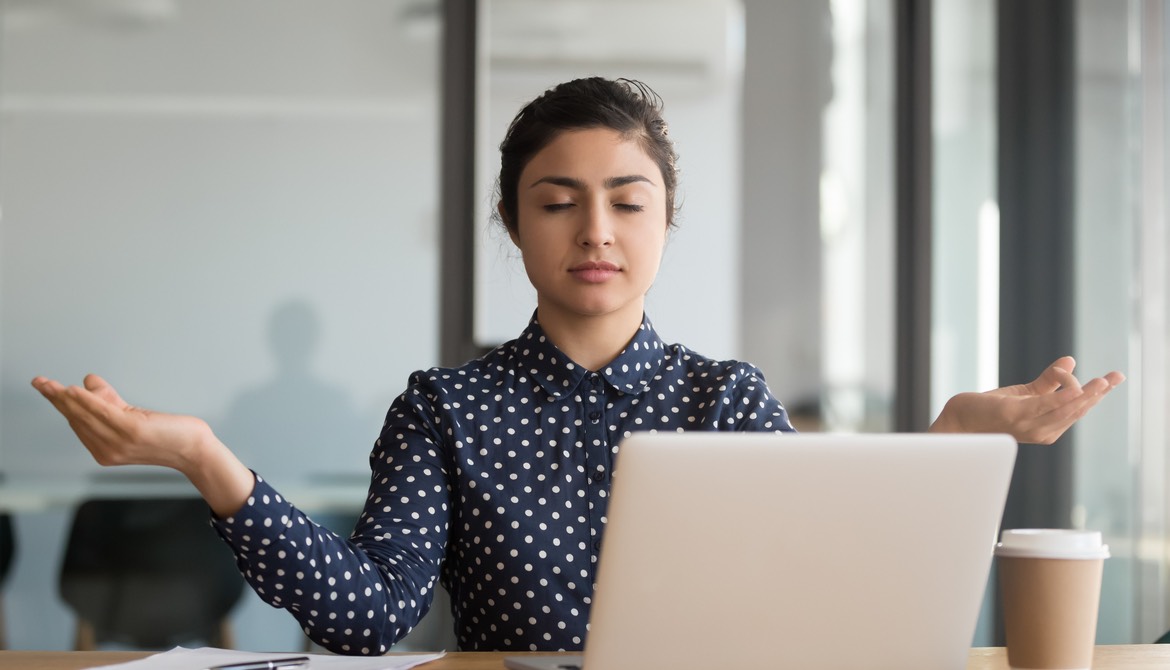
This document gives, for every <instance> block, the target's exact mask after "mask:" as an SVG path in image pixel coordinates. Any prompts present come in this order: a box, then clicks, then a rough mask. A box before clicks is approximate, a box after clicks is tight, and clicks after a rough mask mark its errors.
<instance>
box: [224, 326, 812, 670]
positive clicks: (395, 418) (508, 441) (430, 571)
mask: <svg viewBox="0 0 1170 670" xmlns="http://www.w3.org/2000/svg"><path fill="white" fill-rule="evenodd" d="M644 430H648V431H686V430H752V431H791V430H792V426H791V425H790V424H789V422H788V416H787V413H786V412H785V411H784V408H783V407H782V406H781V404H780V403H779V402H778V401H777V400H776V399H775V398H773V397H772V395H771V393H770V392H769V391H768V388H767V386H766V384H765V383H764V380H763V376H762V375H761V373H760V372H759V370H758V369H756V368H755V367H753V366H751V365H748V364H746V363H741V362H737V361H715V360H711V359H708V358H705V357H702V356H699V355H697V354H695V353H693V352H690V351H688V350H687V349H686V348H684V347H682V346H680V345H666V344H663V342H662V341H661V340H660V339H659V338H658V336H657V334H656V333H655V331H654V329H653V327H652V326H651V324H650V322H649V320H644V321H643V323H642V326H641V328H640V329H639V331H638V333H637V334H636V336H635V337H634V339H633V340H632V341H631V342H630V344H629V346H628V347H627V348H626V350H625V351H623V352H622V353H621V354H620V355H619V356H618V357H617V358H616V359H615V360H614V361H613V362H612V363H611V364H610V365H609V366H608V367H606V368H605V369H604V370H599V371H596V372H593V371H589V370H586V369H584V368H582V367H580V366H578V365H575V364H574V363H573V362H572V361H570V360H568V359H567V358H566V357H565V356H564V354H562V353H561V352H560V350H558V349H557V348H556V347H555V346H554V345H553V344H552V343H551V342H550V341H549V340H548V339H547V338H546V337H545V335H544V331H543V330H542V329H541V327H540V324H539V323H537V321H536V320H535V318H534V319H533V320H532V322H531V323H530V324H529V326H528V328H527V329H526V330H525V331H524V333H523V334H521V336H520V337H519V338H517V339H516V340H513V341H512V342H509V343H507V344H505V345H502V346H500V347H499V348H497V349H496V350H495V351H493V352H491V353H489V354H488V355H486V356H484V357H483V358H481V359H478V360H475V361H472V362H470V363H468V364H466V365H464V366H462V367H459V368H434V369H431V370H428V371H424V372H416V373H415V374H414V375H412V377H411V380H410V384H409V387H408V388H407V390H406V391H405V392H404V393H403V394H402V395H401V396H399V397H398V398H397V399H396V400H395V401H394V403H393V405H392V406H391V407H390V410H389V412H388V413H387V416H386V422H385V425H384V427H383V430H382V433H381V436H380V437H379V439H378V441H377V443H376V444H375V447H374V449H373V451H372V453H371V455H370V467H371V471H372V474H371V483H370V492H369V496H368V498H367V500H366V505H365V509H364V511H363V513H362V515H361V518H360V520H359V521H358V525H357V528H355V530H354V533H353V535H352V536H351V537H350V538H348V539H343V538H340V537H337V536H336V535H334V534H333V533H331V532H329V531H327V530H325V529H323V528H321V527H319V526H317V525H316V524H314V523H313V522H312V521H310V520H309V519H308V518H307V517H306V516H305V515H304V514H302V513H301V512H299V511H298V510H297V509H296V508H295V507H293V506H292V505H291V504H289V503H288V502H287V501H285V500H284V499H283V498H281V496H280V495H279V494H278V493H277V492H276V491H275V490H273V489H272V488H271V487H270V486H269V485H268V483H267V482H265V481H264V480H263V479H262V478H260V477H257V482H256V488H255V490H254V493H253V495H252V497H251V498H250V499H249V500H248V504H247V505H245V506H244V508H243V509H242V510H241V511H240V512H239V513H238V514H236V515H235V516H233V517H231V518H227V519H216V520H213V525H214V526H215V527H216V529H217V530H218V531H219V532H220V534H221V535H222V536H223V537H224V539H225V540H226V541H227V542H228V543H229V544H230V545H231V546H232V548H233V549H234V551H235V553H236V556H237V561H238V563H239V565H240V568H241V570H242V572H243V573H244V575H245V577H246V578H247V579H248V581H249V583H251V585H252V586H253V588H254V589H255V590H256V592H257V593H258V594H259V595H260V596H261V598H263V599H264V600H265V601H267V602H268V603H270V604H272V605H273V606H276V607H283V608H286V609H287V610H289V611H290V612H291V613H292V614H293V615H294V616H295V617H296V618H297V619H298V621H300V623H301V625H302V627H303V628H304V630H305V632H306V633H307V634H308V635H309V636H310V637H311V638H313V639H314V640H315V641H316V642H318V643H319V644H321V645H323V646H325V647H326V648H328V649H330V650H332V651H336V652H339V653H345V654H380V653H384V652H386V651H387V650H389V648H390V646H391V645H392V644H393V643H394V642H395V641H397V640H398V639H400V638H401V637H402V636H404V635H406V634H407V633H408V632H410V630H411V627H412V626H414V625H415V624H417V622H418V621H419V619H420V618H421V617H422V615H423V614H425V613H426V610H427V609H428V608H429V607H430V603H431V599H432V597H433V592H434V589H435V588H436V585H437V584H440V583H441V584H442V585H443V587H445V588H446V589H447V590H448V591H449V592H450V594H451V603H452V605H451V606H452V609H453V611H454V616H455V627H456V631H455V632H456V635H457V637H458V641H459V647H460V649H464V650H525V651H527V650H540V651H544V650H579V649H581V648H582V646H583V644H584V641H585V635H586V632H587V630H588V618H589V606H590V602H591V598H592V595H593V588H594V579H595V577H596V574H595V570H596V567H597V559H598V550H599V548H600V546H601V537H602V532H603V530H604V528H605V523H606V508H607V504H608V497H609V490H610V482H611V480H612V477H613V471H614V467H615V464H616V462H617V460H618V453H619V444H620V442H621V440H622V438H623V437H625V436H627V435H629V434H631V433H633V432H637V431H644Z"/></svg>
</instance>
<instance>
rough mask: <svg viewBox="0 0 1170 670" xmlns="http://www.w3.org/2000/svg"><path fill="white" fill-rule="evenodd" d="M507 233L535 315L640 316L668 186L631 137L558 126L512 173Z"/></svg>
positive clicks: (658, 249) (654, 269) (658, 253)
mask: <svg viewBox="0 0 1170 670" xmlns="http://www.w3.org/2000/svg"><path fill="white" fill-rule="evenodd" d="M518 190H519V193H518V198H517V208H516V210H517V222H516V223H517V225H516V226H513V232H512V241H513V242H515V243H516V246H517V247H519V248H520V253H521V255H522V256H523V257H524V268H525V270H526V271H527V273H528V279H529V281H531V282H532V285H533V286H535V287H536V293H537V300H538V305H539V310H540V318H541V320H542V321H546V320H548V319H549V318H556V317H570V318H573V317H584V316H589V317H598V316H609V315H621V316H625V317H628V318H630V319H631V320H633V319H637V320H640V319H641V317H642V308H643V298H644V296H645V295H646V291H648V290H649V289H650V285H651V284H653V283H654V277H655V276H656V275H657V274H658V265H659V262H660V261H661V260H662V249H663V246H664V245H665V243H666V228H667V227H666V190H665V188H664V187H663V183H662V174H661V172H660V171H659V169H658V166H657V164H656V163H655V162H654V161H653V160H652V159H651V158H650V157H649V156H648V155H647V154H646V152H645V151H644V150H643V149H642V147H641V146H640V145H639V144H638V142H637V141H632V140H626V139H623V138H622V136H621V135H620V134H619V133H617V132H616V131H613V130H610V129H608V128H593V129H586V130H570V131H564V132H562V133H561V134H560V135H558V136H557V138H556V139H554V140H553V141H552V142H551V143H550V144H549V145H548V146H546V147H545V148H544V149H542V150H541V151H540V152H538V153H537V154H536V155H535V156H533V158H532V160H530V161H529V162H528V165H526V166H525V167H524V170H523V171H522V172H521V173H520V180H519V184H518Z"/></svg>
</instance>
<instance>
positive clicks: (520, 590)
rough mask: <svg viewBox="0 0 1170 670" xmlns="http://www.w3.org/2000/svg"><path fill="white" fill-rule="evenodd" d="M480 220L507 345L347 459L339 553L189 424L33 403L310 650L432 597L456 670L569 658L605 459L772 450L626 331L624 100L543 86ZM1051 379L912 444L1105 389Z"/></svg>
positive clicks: (410, 393)
mask: <svg viewBox="0 0 1170 670" xmlns="http://www.w3.org/2000/svg"><path fill="white" fill-rule="evenodd" d="M501 154H502V160H501V170H500V177H499V187H500V200H499V206H498V211H499V217H500V219H501V220H502V222H503V224H504V225H505V227H506V228H507V230H508V233H509V235H510V237H511V239H512V241H513V242H514V243H515V244H516V245H517V247H518V248H519V249H520V251H521V254H522V256H523V260H524V267H525V269H526V271H527V273H528V277H529V279H530V280H531V282H532V284H533V286H535V288H536V292H537V307H536V312H535V314H534V316H533V318H532V321H531V322H530V324H529V326H528V328H527V329H526V330H525V331H524V332H523V333H522V334H521V335H520V337H519V338H517V339H516V340H513V341H512V342H509V343H507V344H505V345H502V346H501V347H499V348H497V349H496V350H495V351H493V352H491V353H489V354H488V355H486V356H485V357H483V358H481V359H478V360H475V361H471V362H469V363H467V364H465V365H464V366H462V367H460V368H453V369H440V368H436V369H432V370H429V371H422V372H417V373H415V374H414V375H413V376H412V377H411V379H410V383H409V385H408V388H407V390H406V391H405V392H404V393H403V394H402V395H401V396H400V397H399V398H398V399H397V400H395V402H394V403H393V405H392V406H391V407H390V410H389V412H388V413H387V416H386V421H385V424H384V427H383V430H382V433H381V436H380V438H379V440H378V441H377V443H376V444H375V446H374V449H373V452H372V453H371V456H370V466H371V469H372V479H371V486H370V493H369V497H368V499H367V501H366V506H365V509H364V511H363V513H362V515H361V518H360V520H359V522H358V524H357V527H356V529H355V530H354V533H353V535H352V537H351V538H350V540H348V541H346V540H343V539H341V538H338V537H337V536H336V535H334V534H332V533H330V532H329V531H327V530H325V529H322V528H320V527H318V526H316V525H315V524H313V523H312V522H311V521H309V520H308V519H307V518H306V517H305V516H304V515H303V514H301V513H300V512H299V511H298V510H297V509H296V508H295V507H293V506H292V505H291V504H290V503H289V502H287V501H285V500H284V499H283V498H281V496H280V495H279V494H278V493H277V492H276V491H275V490H274V489H273V488H271V487H270V486H269V484H268V483H267V482H265V481H264V480H263V479H261V478H260V477H258V476H256V475H255V474H254V473H253V472H252V471H251V470H249V469H248V468H247V467H246V466H245V465H244V464H243V463H241V462H240V461H239V460H238V459H237V458H236V457H235V456H234V455H233V454H232V452H231V451H230V450H229V449H228V448H227V447H226V446H225V445H224V444H223V443H222V442H220V441H219V440H218V439H217V438H216V437H215V435H214V434H213V433H212V431H211V429H210V428H209V427H208V426H207V424H206V423H205V422H203V421H201V420H199V419H196V418H193V417H186V416H175V415H165V414H159V413H154V412H150V411H147V410H143V409H139V408H136V407H132V406H130V405H128V404H126V403H125V402H124V401H122V400H121V398H119V397H118V395H117V393H116V392H115V391H114V389H113V388H112V387H110V386H109V385H108V384H107V383H106V382H105V381H103V380H101V379H100V378H98V377H95V376H92V375H91V376H88V377H86V379H85V382H84V387H68V388H66V387H64V386H62V385H61V384H59V383H58V382H55V381H51V380H47V379H45V378H42V377H38V378H37V379H35V380H33V385H34V386H35V387H36V388H37V389H38V390H39V391H40V392H41V393H42V394H43V395H44V396H45V397H46V398H48V399H49V401H50V402H52V403H53V404H54V406H56V407H57V409H58V410H60V411H61V413H62V414H63V415H65V417H66V418H67V419H68V420H69V422H70V425H71V426H72V428H73V429H74V431H75V432H76V433H77V435H78V437H79V438H80V439H81V441H82V443H83V444H85V446H86V447H87V448H88V449H89V450H90V452H91V453H92V454H93V456H94V458H95V459H96V460H97V461H98V462H99V463H101V464H103V465H117V464H127V463H136V464H154V465H162V466H166V467H171V468H174V469H176V470H179V471H180V472H182V473H183V474H184V475H186V476H187V477H188V478H189V479H190V480H191V482H192V483H193V484H194V485H195V486H196V488H197V489H198V490H199V491H200V493H202V495H203V496H204V498H205V499H206V500H207V502H208V504H209V505H210V507H211V510H212V512H213V513H214V518H213V520H212V523H213V525H214V526H215V528H216V529H217V531H218V532H219V533H220V535H221V536H222V537H223V538H224V540H225V541H226V542H227V543H228V544H229V545H230V546H231V547H232V549H233V551H234V552H235V554H236V557H237V561H238V563H239V565H240V568H241V570H242V571H243V572H244V574H245V576H246V577H247V579H248V581H249V582H250V583H251V584H252V586H253V588H254V589H255V590H256V592H257V593H258V594H259V595H260V596H261V597H262V598H263V599H265V600H266V601H268V602H269V603H271V604H273V605H275V606H279V607H284V608H286V609H288V610H289V611H290V612H291V613H292V614H293V615H294V616H295V617H297V619H298V620H299V621H300V622H301V624H302V626H303V627H304V629H305V631H306V633H307V634H309V636H310V637H312V638H313V639H314V640H315V641H317V642H318V643H320V644H322V645H323V646H325V647H327V648H329V649H331V650H334V651H337V652H340V653H349V654H379V653H383V652H385V651H387V650H388V649H389V648H390V646H391V645H392V644H393V643H394V642H395V641H397V640H398V639H400V638H401V637H402V636H403V635H405V634H406V633H408V632H409V631H410V629H411V627H412V626H413V625H414V624H415V623H417V622H418V620H419V619H420V618H421V616H422V615H423V614H424V613H425V612H426V610H427V608H428V607H429V606H430V602H431V598H432V593H433V590H434V589H435V588H436V586H437V584H439V583H440V582H441V583H442V585H443V586H444V587H445V588H447V589H448V591H449V592H450V593H451V601H452V608H453V610H454V614H455V625H456V634H457V636H458V639H459V646H460V648H461V649H467V650H475V649H518V650H555V649H579V648H581V646H582V645H583V643H584V638H585V633H586V630H587V626H586V624H587V621H588V610H589V604H590V598H591V595H592V591H593V581H594V569H595V566H596V560H597V555H598V548H599V546H600V537H601V533H602V529H603V528H604V525H605V513H606V503H607V497H608V492H609V482H610V477H611V475H612V472H613V466H614V460H615V457H616V454H617V451H618V445H619V443H620V440H621V439H622V437H624V436H626V435H628V434H630V433H631V432H633V431H637V430H650V429H654V430H752V431H791V430H792V427H791V425H790V424H789V421H788V417H787V414H786V412H785V410H784V408H783V406H782V405H781V404H780V403H779V402H778V401H777V400H776V399H775V398H774V397H772V395H771V393H770V392H769V391H768V388H767V386H766V384H765V383H764V380H763V376H762V375H761V374H760V372H759V371H758V370H757V369H756V368H754V367H753V366H751V365H748V364H745V363H741V362H737V361H715V360H711V359H708V358H705V357H703V356H700V355H698V354H696V353H694V352H691V351H688V350H687V349H686V348H684V347H682V346H680V345H668V344H665V343H664V342H663V341H662V340H661V339H659V337H658V335H657V334H656V333H655V332H654V329H653V326H652V325H651V323H650V321H649V320H648V319H647V318H646V316H645V315H644V313H643V306H644V299H645V294H646V292H647V290H648V289H649V288H650V285H651V284H652V283H653V281H654V278H655V276H656V274H657V271H658V265H659V261H660V259H661V256H662V251H663V246H664V244H665V241H666V237H667V234H668V230H669V228H670V227H671V226H672V225H673V217H674V202H675V186H676V174H675V153H674V148H673V146H672V143H671V141H670V140H669V138H668V136H667V128H666V123H665V122H664V121H663V120H662V118H661V116H660V101H659V100H658V98H657V96H656V95H655V94H654V93H653V92H652V91H650V89H648V88H647V87H645V86H644V85H642V84H640V83H637V82H630V81H624V80H620V81H608V80H604V79H598V78H593V79H584V80H577V81H573V82H568V83H566V84H562V85H560V86H558V87H556V88H554V89H552V90H550V91H548V92H546V93H545V94H544V95H542V96H541V97H539V98H537V99H536V100H534V101H533V102H532V103H530V104H529V105H527V106H526V107H525V108H524V109H523V110H521V111H520V113H519V114H518V115H517V117H516V119H515V120H514V121H513V123H512V125H511V127H510V128H509V131H508V134H507V136H506V137H505V139H504V142H503V144H502V145H501ZM1072 367H1073V361H1072V359H1071V358H1062V359H1059V360H1057V361H1056V362H1055V363H1054V364H1053V365H1052V366H1050V367H1049V368H1048V369H1047V370H1045V371H1044V373H1043V374H1041V375H1040V377H1039V378H1038V379H1037V380H1036V381H1034V382H1032V383H1031V384H1027V385H1021V386H1016V387H1008V388H1005V389H999V390H997V391H993V392H989V393H985V394H974V393H972V394H962V395H959V396H956V397H955V398H953V399H952V400H951V401H950V402H949V403H948V404H947V406H946V408H945V409H944V410H943V412H942V414H941V415H940V417H939V418H938V420H937V421H936V422H935V425H934V426H933V427H932V430H946V431H986V432H990V431H995V432H1010V433H1012V434H1013V435H1015V436H1016V438H1017V439H1018V440H1020V441H1022V442H1041V443H1044V442H1051V441H1052V440H1054V439H1055V438H1056V437H1058V436H1059V435H1060V434H1061V433H1063V432H1064V430H1066V429H1067V428H1068V427H1069V426H1070V425H1071V424H1072V423H1073V422H1075V421H1076V420H1077V419H1078V418H1079V417H1080V416H1082V415H1083V414H1084V413H1085V412H1087V411H1088V410H1089V409H1090V408H1091V407H1092V406H1093V405H1094V404H1096V402H1097V401H1099V400H1100V398H1101V397H1102V396H1103V395H1104V394H1105V393H1106V392H1108V391H1109V390H1110V389H1111V388H1112V387H1113V386H1116V385H1117V384H1118V383H1120V382H1121V381H1122V379H1123V377H1122V376H1121V375H1120V374H1119V373H1109V374H1108V375H1106V376H1105V377H1102V378H1098V379H1094V380H1092V381H1090V382H1088V383H1086V384H1084V385H1081V384H1080V383H1078V381H1077V379H1076V378H1075V377H1074V376H1073V374H1072Z"/></svg>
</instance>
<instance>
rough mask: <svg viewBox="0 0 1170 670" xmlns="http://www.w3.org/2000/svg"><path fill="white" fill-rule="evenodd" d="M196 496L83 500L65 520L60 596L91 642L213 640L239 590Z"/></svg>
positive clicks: (154, 645) (141, 644)
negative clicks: (91, 636) (67, 528)
mask: <svg viewBox="0 0 1170 670" xmlns="http://www.w3.org/2000/svg"><path fill="white" fill-rule="evenodd" d="M208 520H209V511H208V509H207V505H206V503H204V502H203V501H202V500H200V499H198V498H190V499H149V500H114V499H109V500H90V501H86V502H85V503H83V504H82V505H81V506H80V507H78V509H77V512H76V514H75V515H74V518H73V525H72V529H71V530H70V534H69V540H68V544H67V546H66V549H65V556H64V559H63V561H62V564H61V573H60V590H61V597H62V599H64V601H65V602H66V603H67V604H68V605H69V606H70V607H71V608H72V609H73V610H74V611H75V612H76V614H77V615H78V617H79V618H80V619H81V620H82V621H84V622H88V624H89V625H90V626H92V628H93V634H94V637H95V642H96V643H99V644H101V643H111V644H118V645H126V646H131V647H137V648H142V649H162V648H169V647H173V646H175V645H178V644H188V643H190V642H192V641H194V640H199V641H204V642H208V643H214V641H216V640H217V639H218V635H219V631H220V629H221V626H222V624H223V621H224V619H225V617H226V616H227V614H228V613H229V612H230V610H231V609H232V607H233V606H234V605H235V604H236V602H237V601H238V600H239V598H240V596H241V594H242V593H243V588H244V581H243V578H242V577H241V576H240V573H239V570H238V569H237V568H236V566H235V561H234V559H233V557H232V554H231V551H230V550H229V549H228V547H227V546H226V545H224V543H223V542H222V541H221V540H220V539H219V537H217V536H216V534H215V531H214V530H212V528H211V527H210V525H209V523H208Z"/></svg>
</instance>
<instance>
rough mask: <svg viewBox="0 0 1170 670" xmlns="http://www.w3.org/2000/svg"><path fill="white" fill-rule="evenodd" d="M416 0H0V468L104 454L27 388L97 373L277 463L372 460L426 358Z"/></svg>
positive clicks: (425, 115)
mask: <svg viewBox="0 0 1170 670" xmlns="http://www.w3.org/2000/svg"><path fill="white" fill-rule="evenodd" d="M428 7H429V3H417V2H412V3H406V2H361V1H346V2H329V3H322V2H280V3H275V2H247V3H236V2H226V1H225V2H219V1H214V2H209V1H205V0H201V1H199V2H195V1H188V2H179V1H173V2H166V1H159V2H118V3H113V2H93V3H9V4H7V5H4V6H3V14H2V18H3V39H2V40H0V48H2V50H0V82H2V85H3V86H2V89H0V206H2V207H3V219H2V226H3V227H2V242H3V248H2V252H0V254H2V255H0V260H2V263H0V271H2V275H0V311H2V317H3V318H2V321H0V323H2V330H0V376H2V379H3V394H2V396H0V468H3V469H4V470H7V471H8V472H10V473H14V472H15V473H20V472H28V471H45V470H53V471H61V470H66V471H81V470H86V469H89V468H92V467H93V465H92V464H91V463H90V461H89V458H88V456H87V455H86V454H85V453H84V451H83V450H82V449H81V448H80V447H79V446H78V444H77V442H76V440H75V439H73V438H72V436H71V434H70V433H69V432H68V429H67V427H66V426H65V425H64V422H62V421H60V420H59V419H57V418H56V417H55V416H54V415H53V412H52V410H51V408H50V407H49V406H48V404H47V403H44V402H43V401H42V400H41V399H40V398H39V397H37V396H36V395H35V394H34V392H33V391H32V390H31V388H30V387H29V386H28V380H29V379H30V378H31V377H32V376H33V375H34V374H46V375H52V376H56V377H58V378H60V379H62V380H67V381H70V382H77V381H79V380H80V379H81V377H82V375H84V374H85V373H87V372H91V371H92V372H98V373H100V374H102V375H104V376H107V378H108V379H110V380H111V381H112V382H113V383H115V385H116V386H117V387H118V388H119V389H120V390H121V391H122V392H123V396H124V397H126V398H127V400H129V401H130V402H132V403H141V404H144V405H148V406H151V407H155V408H159V409H166V410H174V411H182V412H189V413H194V414H197V415H200V416H203V417H204V418H206V419H208V420H209V421H210V422H211V423H212V425H213V427H214V428H216V429H217V432H218V433H219V434H220V435H221V437H222V438H224V439H225V441H227V442H228V443H229V445H231V446H232V447H233V448H234V449H235V450H236V451H237V452H238V453H239V454H240V455H241V456H242V457H243V458H244V460H245V461H246V462H247V463H248V464H249V465H252V466H253V467H255V468H256V469H257V470H260V471H261V472H264V473H268V474H269V475H270V476H273V475H278V474H280V473H281V472H302V471H310V472H319V471H325V472H333V471H347V472H362V471H364V470H366V468H367V466H366V457H367V455H368V453H369V449H370V446H371V444H372V441H373V439H374V438H375V437H376V435H377V432H378V429H379V428H380V426H381V416H382V414H383V413H384V412H385V410H386V408H387V406H388V405H389V402H390V401H391V400H392V399H393V397H394V395H395V394H396V393H398V392H400V391H401V389H402V388H404V386H405V382H406V376H407V374H408V373H409V372H410V371H411V370H413V369H415V368H419V367H425V366H429V365H432V364H433V363H434V362H435V359H436V344H435V342H436V317H435V314H436V306H437V282H436V277H437V262H438V261H437V253H436V248H435V247H436V245H435V241H436V234H435V230H436V211H437V204H436V203H437V185H436V175H437V171H438V165H437V153H438V152H437V142H438V140H437V121H436V116H437V114H436V110H437V76H438V62H437V61H438V48H437V35H438V30H437V28H438V21H439V19H438V15H437V8H435V7H429V9H431V10H433V11H429V12H428V11H424V10H427V9H428ZM407 65H409V66H407Z"/></svg>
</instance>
